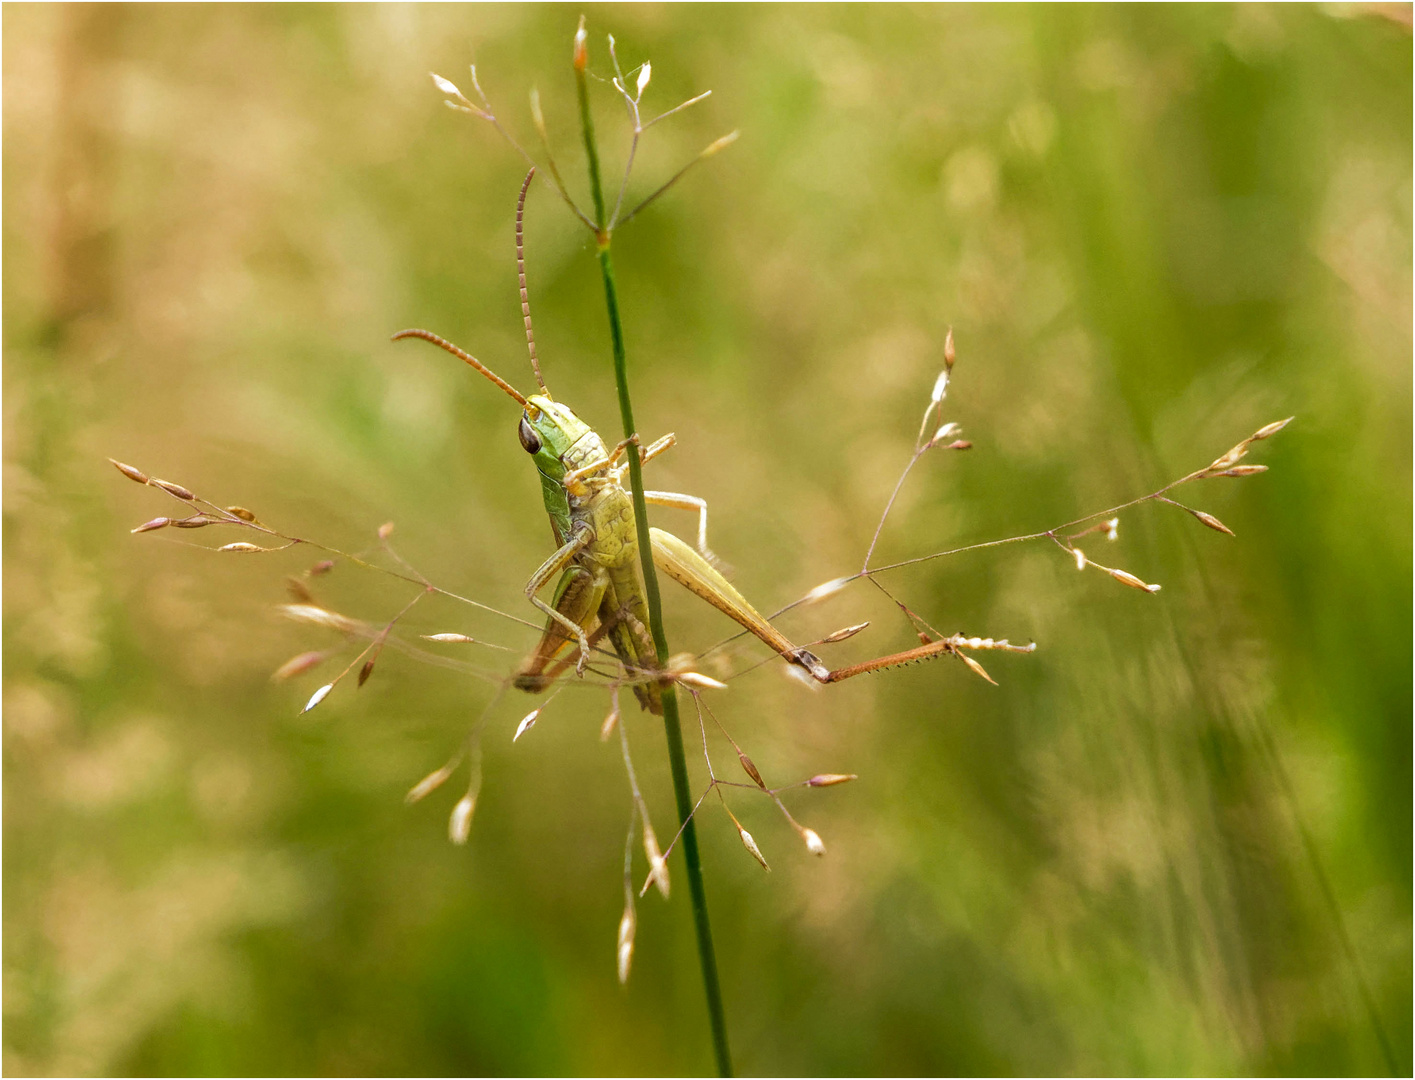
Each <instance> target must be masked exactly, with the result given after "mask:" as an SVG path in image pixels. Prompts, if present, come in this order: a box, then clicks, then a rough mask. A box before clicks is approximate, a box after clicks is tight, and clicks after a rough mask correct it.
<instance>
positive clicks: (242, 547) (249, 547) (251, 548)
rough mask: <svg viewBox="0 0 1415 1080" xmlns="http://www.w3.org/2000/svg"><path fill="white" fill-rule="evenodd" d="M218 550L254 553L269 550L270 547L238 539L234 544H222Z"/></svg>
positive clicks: (246, 553)
mask: <svg viewBox="0 0 1415 1080" xmlns="http://www.w3.org/2000/svg"><path fill="white" fill-rule="evenodd" d="M216 550H217V551H231V552H235V553H237V554H245V555H254V554H257V553H258V552H262V551H269V550H270V549H269V548H263V547H261V546H260V545H259V544H247V543H246V542H245V541H244V540H237V541H236V542H235V543H234V544H222V545H221V546H220V547H219V548H217V549H216Z"/></svg>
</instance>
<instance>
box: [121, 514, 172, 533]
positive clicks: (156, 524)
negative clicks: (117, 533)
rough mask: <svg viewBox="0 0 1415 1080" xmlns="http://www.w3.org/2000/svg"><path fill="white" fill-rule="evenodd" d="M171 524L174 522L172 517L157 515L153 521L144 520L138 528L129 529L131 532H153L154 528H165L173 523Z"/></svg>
mask: <svg viewBox="0 0 1415 1080" xmlns="http://www.w3.org/2000/svg"><path fill="white" fill-rule="evenodd" d="M171 524H172V519H171V518H165V517H155V518H153V519H152V520H151V521H144V522H143V523H142V524H141V525H139V526H138V527H137V528H136V529H129V530H128V531H129V532H131V533H145V532H152V530H153V529H164V528H166V527H167V526H168V525H171Z"/></svg>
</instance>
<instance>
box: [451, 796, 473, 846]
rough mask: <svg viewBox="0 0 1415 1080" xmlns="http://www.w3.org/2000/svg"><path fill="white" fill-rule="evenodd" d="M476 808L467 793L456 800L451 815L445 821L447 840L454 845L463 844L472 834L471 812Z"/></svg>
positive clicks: (471, 797)
mask: <svg viewBox="0 0 1415 1080" xmlns="http://www.w3.org/2000/svg"><path fill="white" fill-rule="evenodd" d="M476 808H477V800H476V799H475V798H474V797H473V796H472V793H471V792H470V791H469V792H467V794H465V795H463V796H462V797H461V798H460V799H458V800H457V805H456V806H454V807H453V808H452V814H451V816H449V817H448V819H447V839H449V840H451V841H452V842H453V843H454V844H465V843H466V842H467V837H468V836H470V835H471V832H472V811H473V810H475V809H476Z"/></svg>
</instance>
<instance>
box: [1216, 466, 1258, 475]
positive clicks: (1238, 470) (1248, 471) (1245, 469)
mask: <svg viewBox="0 0 1415 1080" xmlns="http://www.w3.org/2000/svg"><path fill="white" fill-rule="evenodd" d="M1267 471H1268V467H1267V466H1266V465H1235V466H1233V468H1231V469H1224V470H1223V472H1219V473H1214V474H1213V475H1214V476H1257V475H1258V473H1261V472H1267Z"/></svg>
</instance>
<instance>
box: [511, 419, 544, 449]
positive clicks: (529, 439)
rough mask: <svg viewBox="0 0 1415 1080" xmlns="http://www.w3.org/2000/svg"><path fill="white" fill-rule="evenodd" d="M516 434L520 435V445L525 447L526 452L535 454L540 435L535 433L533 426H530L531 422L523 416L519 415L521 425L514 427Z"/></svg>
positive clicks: (538, 446) (538, 445)
mask: <svg viewBox="0 0 1415 1080" xmlns="http://www.w3.org/2000/svg"><path fill="white" fill-rule="evenodd" d="M516 434H517V435H518V436H520V439H521V445H522V446H523V447H525V450H526V453H528V454H535V453H538V452H539V451H540V436H539V435H537V434H536V432H535V428H533V427H531V422H530V421H529V420H527V419H526V418H525V417H524V416H522V417H521V426H520V427H518V428H517V429H516Z"/></svg>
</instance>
